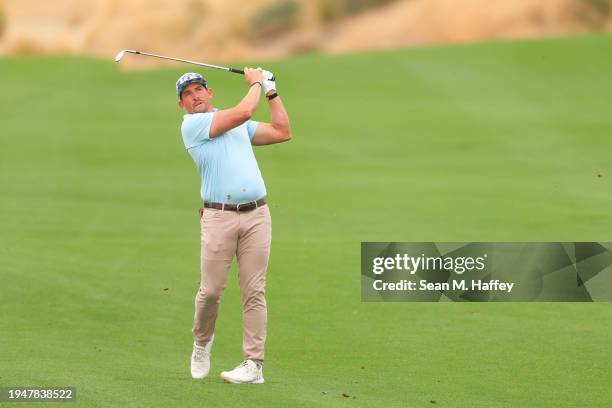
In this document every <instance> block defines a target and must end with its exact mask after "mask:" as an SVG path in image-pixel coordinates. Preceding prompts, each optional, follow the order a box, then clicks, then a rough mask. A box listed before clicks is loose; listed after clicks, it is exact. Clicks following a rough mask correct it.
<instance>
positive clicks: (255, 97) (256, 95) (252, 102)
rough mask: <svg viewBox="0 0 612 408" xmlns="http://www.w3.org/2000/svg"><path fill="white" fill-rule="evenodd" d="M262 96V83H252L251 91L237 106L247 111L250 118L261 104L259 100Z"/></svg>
mask: <svg viewBox="0 0 612 408" xmlns="http://www.w3.org/2000/svg"><path fill="white" fill-rule="evenodd" d="M260 98H261V83H259V82H256V83H255V84H253V85H251V87H250V88H249V91H248V92H247V94H246V95H245V97H244V98H242V100H241V101H240V103H239V104H238V105H237V107H238V108H239V109H240V110H243V111H245V112H247V114H248V116H249V118H250V117H251V116H253V115H254V114H255V111H256V110H257V107H258V106H259V100H260Z"/></svg>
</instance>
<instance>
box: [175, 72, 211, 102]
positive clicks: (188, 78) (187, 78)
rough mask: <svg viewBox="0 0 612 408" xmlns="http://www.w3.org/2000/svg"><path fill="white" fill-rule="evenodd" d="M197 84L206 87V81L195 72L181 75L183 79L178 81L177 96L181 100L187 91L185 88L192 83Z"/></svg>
mask: <svg viewBox="0 0 612 408" xmlns="http://www.w3.org/2000/svg"><path fill="white" fill-rule="evenodd" d="M194 82H197V83H198V84H202V85H204V87H206V79H205V78H204V77H203V76H202V75H200V74H197V73H195V72H187V73H186V74H183V75H181V77H180V78H179V79H178V81H176V94H177V96H178V97H179V98H180V97H181V93H182V92H183V90H184V89H185V87H186V86H187V85H189V84H191V83H194Z"/></svg>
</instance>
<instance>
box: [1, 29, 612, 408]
mask: <svg viewBox="0 0 612 408" xmlns="http://www.w3.org/2000/svg"><path fill="white" fill-rule="evenodd" d="M611 50H612V37H609V36H608V37H606V36H590V37H576V38H568V39H555V40H545V41H527V42H508V43H494V44H484V45H471V46H453V47H439V48H425V49H413V50H401V51H392V52H379V53H369V54H359V55H349V56H316V55H312V56H305V57H300V58H295V59H289V60H283V61H274V62H269V63H266V62H261V61H257V62H252V64H253V65H254V66H257V65H259V64H262V65H263V66H265V67H266V68H268V69H270V70H271V71H273V72H275V73H276V74H277V77H278V82H277V84H278V88H279V93H280V94H281V95H282V97H283V99H284V101H285V103H286V106H287V109H288V111H289V114H290V117H291V119H292V124H293V131H294V139H293V140H292V141H291V142H289V143H285V144H281V145H278V146H270V147H264V148H257V149H256V155H257V158H258V161H259V164H260V167H261V169H262V172H263V175H264V178H265V181H266V185H267V188H268V193H269V200H270V208H271V212H272V219H273V225H274V230H273V231H274V232H273V236H274V238H273V248H272V256H271V263H270V268H269V271H268V287H267V298H268V307H269V333H268V334H269V335H268V343H267V350H266V358H267V360H266V366H265V370H264V374H265V378H266V385H264V386H242V387H241V386H231V385H228V384H225V383H223V382H222V381H221V380H220V378H219V376H218V375H219V373H220V371H222V370H225V369H228V368H233V367H234V366H235V365H236V364H238V363H239V362H240V361H241V358H242V355H241V339H242V332H241V331H242V321H241V308H240V293H239V290H238V286H237V281H236V277H235V271H232V272H231V278H230V280H229V282H228V289H227V290H226V293H225V296H224V298H223V302H222V307H221V314H220V316H219V320H218V327H217V337H216V343H215V346H214V348H213V357H212V372H211V377H209V378H208V379H206V380H205V381H194V380H191V378H190V376H189V371H188V360H189V356H190V353H191V341H192V340H191V320H192V316H193V297H194V295H195V293H196V290H197V287H198V282H199V222H198V216H197V208H198V206H199V176H198V174H197V171H196V169H195V166H194V164H193V162H192V160H191V158H190V156H189V155H188V154H187V153H186V152H185V150H184V148H183V145H182V140H181V137H180V131H179V126H180V122H181V120H182V113H181V112H180V111H179V109H178V107H177V106H176V97H175V94H174V82H175V81H176V79H177V78H178V76H179V75H180V74H181V73H183V72H186V71H191V70H193V68H191V67H189V66H184V67H183V66H180V65H177V67H176V68H177V69H163V70H154V71H146V72H123V71H121V70H120V69H119V68H120V67H119V66H118V65H117V64H115V63H114V62H112V59H109V60H108V61H101V60H95V59H87V58H77V57H53V58H43V57H27V58H26V57H24V58H10V59H1V60H0V89H1V92H0V109H1V110H0V115H1V116H0V118H1V119H0V194H1V199H0V282H1V286H0V386H60V385H71V386H76V387H77V389H78V401H77V403H76V404H74V405H71V406H78V407H132V406H134V407H254V406H257V407H385V408H387V407H470V408H473V407H487V408H488V407H555V408H556V407H603V406H610V405H609V404H610V402H611V398H612V392H611V391H610V384H612V374H611V371H610V361H611V359H612V346H611V344H612V304H611V303H607V304H606V303H595V304H576V303H507V304H485V303H482V304H455V303H452V304H451V303H429V304H416V303H361V301H360V270H359V268H360V242H361V241H430V240H434V241H460V242H461V241H593V240H599V241H611V240H612V229H611V228H612V211H611V209H612V99H611V96H610V95H612V52H611ZM157 51H159V52H160V53H162V54H163V53H164V52H163V51H164V50H157ZM166 51H167V50H166ZM166 53H169V51H168V52H166ZM203 54H204V52H203ZM126 58H137V57H134V56H126ZM212 62H214V61H212ZM235 65H239V64H235ZM201 72H202V73H204V74H205V75H206V76H207V77H208V79H209V83H210V84H211V86H212V87H213V88H214V89H215V90H216V94H215V100H216V105H217V106H219V107H228V106H230V105H232V104H235V103H237V102H238V101H239V100H240V98H241V97H242V96H243V94H244V92H245V91H246V85H245V84H244V81H243V79H242V78H241V77H239V76H237V75H230V74H226V73H223V72H217V71H201ZM267 113H268V112H267V106H265V103H264V104H263V105H262V107H261V109H260V111H259V112H258V113H257V116H256V118H257V119H260V120H264V119H267ZM166 289H167V290H166ZM343 394H344V395H343ZM10 405H11V406H13V404H10ZM20 406H21V405H20ZM24 406H27V405H24ZM32 406H37V407H38V406H42V405H32Z"/></svg>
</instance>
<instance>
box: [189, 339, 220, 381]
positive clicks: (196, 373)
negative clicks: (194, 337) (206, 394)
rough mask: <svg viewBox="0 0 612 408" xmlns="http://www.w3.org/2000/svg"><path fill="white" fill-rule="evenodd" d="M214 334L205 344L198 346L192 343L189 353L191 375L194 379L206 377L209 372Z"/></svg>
mask: <svg viewBox="0 0 612 408" xmlns="http://www.w3.org/2000/svg"><path fill="white" fill-rule="evenodd" d="M214 339H215V335H214V334H213V336H212V337H211V338H210V341H209V342H208V343H207V344H206V346H204V347H202V346H198V345H197V343H195V342H194V343H193V353H191V377H192V378H195V379H196V380H201V379H202V378H206V376H207V375H208V373H209V372H210V350H211V349H212V344H213V340H214Z"/></svg>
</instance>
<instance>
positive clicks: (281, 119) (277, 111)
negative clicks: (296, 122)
mask: <svg viewBox="0 0 612 408" xmlns="http://www.w3.org/2000/svg"><path fill="white" fill-rule="evenodd" d="M269 105H270V116H271V119H272V120H271V125H272V126H273V127H274V128H275V129H277V130H279V131H282V132H286V133H288V134H291V125H290V124H289V115H287V111H286V110H285V106H284V105H283V101H282V100H281V98H280V96H277V97H275V98H274V99H272V100H271V101H269Z"/></svg>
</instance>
